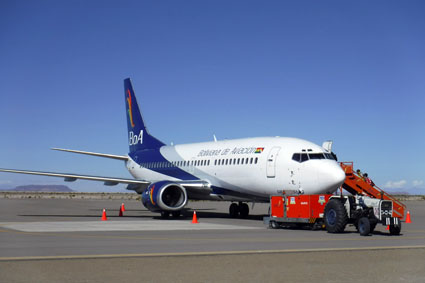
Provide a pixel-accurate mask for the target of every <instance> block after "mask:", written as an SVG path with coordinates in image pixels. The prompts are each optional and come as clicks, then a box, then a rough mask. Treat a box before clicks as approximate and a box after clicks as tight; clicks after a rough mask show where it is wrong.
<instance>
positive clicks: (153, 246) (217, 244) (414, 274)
mask: <svg viewBox="0 0 425 283" xmlns="http://www.w3.org/2000/svg"><path fill="white" fill-rule="evenodd" d="M406 204H407V206H408V209H409V210H410V212H411V218H412V223H411V224H405V223H403V227H402V234H401V235H400V236H390V235H389V233H388V231H386V230H385V227H384V226H378V227H377V229H376V230H375V232H374V234H373V235H372V236H369V237H361V236H360V235H359V234H358V233H357V232H356V230H355V229H354V227H347V229H346V232H345V233H343V234H329V233H326V231H323V230H318V231H311V230H309V229H277V230H273V229H268V228H267V227H266V226H265V225H264V224H263V222H262V218H263V216H264V215H266V214H267V211H268V205H265V204H256V205H255V206H254V208H253V209H252V208H251V215H250V217H249V218H248V219H231V218H229V217H228V216H227V210H228V205H229V203H218V202H193V203H189V205H188V210H187V211H186V212H185V214H184V216H182V217H180V218H179V219H178V220H165V221H164V220H162V219H160V218H159V217H158V215H157V214H154V213H151V212H149V211H147V210H146V209H145V208H144V207H143V206H142V205H141V203H140V202H137V201H126V202H125V206H126V211H125V212H124V216H123V217H119V216H118V211H119V206H120V205H121V201H117V200H75V199H74V200H66V199H0V281H2V282H28V281H31V282H58V281H61V282H90V281H95V282H96V281H98V282H100V281H103V282H105V281H107V282H110V281H115V280H121V281H123V280H124V279H125V281H126V282H128V281H129V282H135V281H139V282H140V281H150V282H165V281H171V280H173V281H177V282H179V281H180V282H187V281H189V282H217V281H237V282H238V281H249V282H258V281H262V280H264V279H268V280H269V281H270V280H271V281H289V282H291V281H297V282H299V281H312V280H313V279H314V280H315V281H319V282H336V281H341V280H343V281H351V282H358V281H365V280H367V281H371V280H373V281H377V282H384V281H385V282H388V280H389V281H391V282H423V278H425V202H421V201H409V202H406ZM103 208H105V209H106V211H107V216H108V221H100V218H101V214H102V210H103ZM193 209H195V210H196V212H197V216H198V220H199V224H192V223H191V221H192V213H193ZM1 278H4V280H3V279H1ZM120 278H121V279H120ZM141 279H143V280H141Z"/></svg>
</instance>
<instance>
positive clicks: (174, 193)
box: [142, 181, 187, 212]
mask: <svg viewBox="0 0 425 283" xmlns="http://www.w3.org/2000/svg"><path fill="white" fill-rule="evenodd" d="M142 203H143V205H144V206H145V207H146V208H147V209H149V210H150V211H153V212H155V211H162V210H164V211H177V210H181V209H182V208H183V207H184V206H185V205H186V204H187V193H186V189H185V188H184V187H183V186H182V185H179V184H176V183H173V182H171V181H160V182H156V183H152V184H150V185H149V187H148V188H147V189H146V190H145V191H144V192H143V194H142Z"/></svg>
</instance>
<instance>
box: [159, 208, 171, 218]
mask: <svg viewBox="0 0 425 283" xmlns="http://www.w3.org/2000/svg"><path fill="white" fill-rule="evenodd" d="M169 216H170V212H169V211H165V210H163V211H161V217H162V218H168V217H169Z"/></svg>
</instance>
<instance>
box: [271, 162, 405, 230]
mask: <svg viewBox="0 0 425 283" xmlns="http://www.w3.org/2000/svg"><path fill="white" fill-rule="evenodd" d="M340 164H341V167H342V169H343V170H344V171H345V175H346V178H345V181H344V184H343V185H342V188H341V191H340V192H341V193H340V194H338V195H332V194H324V195H297V196H286V195H276V196H271V198H270V217H269V226H270V227H271V228H279V227H285V226H305V225H308V226H311V227H312V228H322V227H325V228H326V230H327V231H328V232H329V233H342V232H343V231H344V229H345V227H346V225H347V224H353V225H354V226H355V227H356V228H357V230H358V231H359V232H360V235H362V236H366V235H369V234H370V233H372V232H373V231H374V229H375V227H376V225H377V224H378V223H381V224H382V225H386V226H389V230H390V234H391V235H399V234H400V231H401V220H402V219H403V218H404V211H405V208H406V206H405V205H404V204H403V203H401V202H400V201H398V200H396V199H395V198H394V197H392V196H391V195H389V194H387V193H385V192H384V191H382V190H381V189H379V188H378V187H377V186H375V185H373V184H368V183H367V182H366V181H365V180H364V179H363V177H362V176H360V175H357V174H356V173H355V172H354V170H353V163H352V162H341V163H340ZM342 189H345V190H346V191H347V192H349V193H350V195H343V194H342Z"/></svg>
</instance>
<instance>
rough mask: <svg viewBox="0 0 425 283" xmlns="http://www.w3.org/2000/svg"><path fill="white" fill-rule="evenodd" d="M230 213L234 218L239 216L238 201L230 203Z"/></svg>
mask: <svg viewBox="0 0 425 283" xmlns="http://www.w3.org/2000/svg"><path fill="white" fill-rule="evenodd" d="M229 214H230V217H232V218H237V217H238V216H239V206H238V205H237V204H236V203H232V204H231V205H230V207H229Z"/></svg>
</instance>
